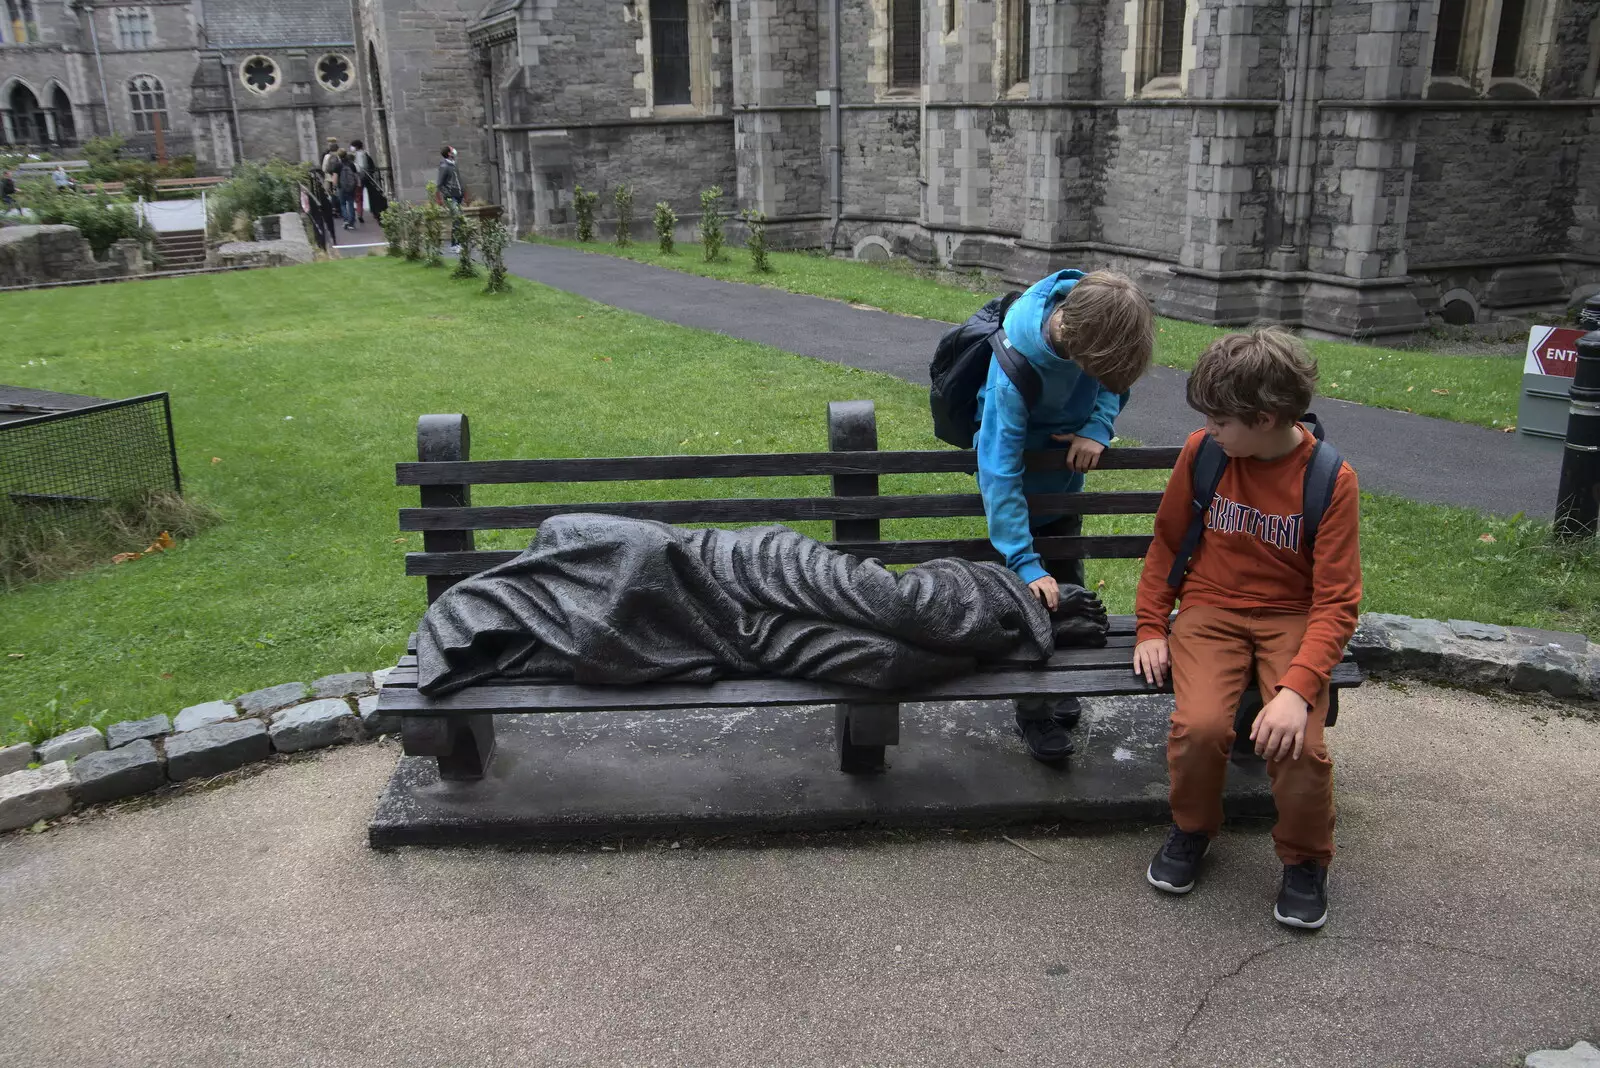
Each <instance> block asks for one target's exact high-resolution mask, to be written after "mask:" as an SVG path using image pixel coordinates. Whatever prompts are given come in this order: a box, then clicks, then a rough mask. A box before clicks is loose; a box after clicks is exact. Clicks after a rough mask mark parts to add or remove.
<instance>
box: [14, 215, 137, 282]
mask: <svg viewBox="0 0 1600 1068" xmlns="http://www.w3.org/2000/svg"><path fill="white" fill-rule="evenodd" d="M149 271H150V262H149V261H148V260H146V259H145V258H144V255H143V253H142V252H141V251H140V248H139V242H137V241H135V240H133V239H131V238H124V239H123V240H121V241H118V242H117V243H116V244H114V245H112V246H111V248H110V249H109V250H108V254H107V256H106V258H105V259H104V260H97V259H95V258H94V252H93V251H92V250H91V249H90V247H89V242H88V241H87V240H85V239H84V236H83V234H81V233H79V232H78V230H77V228H76V227H73V226H0V289H3V288H6V287H9V286H36V285H42V284H45V283H49V282H80V281H94V280H103V279H112V278H129V277H132V276H134V275H139V274H146V273H148V272H149Z"/></svg>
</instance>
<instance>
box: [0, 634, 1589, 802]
mask: <svg viewBox="0 0 1600 1068" xmlns="http://www.w3.org/2000/svg"><path fill="white" fill-rule="evenodd" d="M1350 652H1351V653H1352V654H1353V655H1354V656H1355V659H1356V663H1358V664H1359V665H1360V666H1361V667H1362V669H1363V670H1365V671H1368V672H1371V673H1373V674H1375V675H1379V676H1384V675H1391V674H1392V675H1404V676H1406V677H1409V678H1417V679H1422V680H1424V681H1427V682H1436V683H1442V684H1444V685H1447V686H1467V687H1473V688H1480V689H1482V688H1501V689H1509V690H1512V691H1515V692H1518V693H1526V694H1537V693H1544V694H1548V695H1549V696H1551V697H1556V698H1562V699H1566V700H1593V701H1600V645H1595V644H1592V643H1591V642H1590V641H1589V640H1588V639H1587V638H1586V637H1584V636H1583V635H1581V634H1569V633H1564V632H1561V631H1544V630H1534V629H1531V628H1527V627H1500V626H1496V625H1494V624H1490V623H1474V622H1471V621H1469V620H1461V619H1452V620H1447V621H1445V622H1440V621H1439V620H1436V619H1416V618H1413V617H1411V616H1399V615H1390V614H1388V613H1383V612H1369V613H1367V614H1365V615H1363V616H1362V617H1361V620H1360V622H1359V624H1358V626H1357V627H1356V632H1355V635H1354V636H1353V637H1352V638H1351V639H1350ZM391 670H392V669H390V668H384V669H382V670H379V671H374V672H370V673H369V672H346V673H344V674H339V675H327V676H324V677H323V678H320V679H318V680H316V681H315V682H313V683H311V684H310V685H309V686H308V685H306V684H305V683H301V682H289V683H284V684H282V685H279V686H269V687H267V688H265V689H261V690H254V691H252V692H250V693H247V694H243V695H241V696H239V697H235V698H231V699H229V700H226V701H208V702H206V703H204V704H199V705H191V706H189V707H188V708H185V709H183V710H181V711H180V712H179V713H178V714H177V716H176V717H174V718H173V719H170V720H169V719H168V717H167V716H166V715H164V714H158V715H154V716H150V717H148V718H146V719H140V720H125V721H123V722H121V723H113V724H112V725H111V726H109V727H107V728H106V730H105V733H104V734H102V733H101V732H100V730H99V729H98V728H95V727H79V728H78V729H76V730H72V731H68V732H67V733H65V734H61V735H57V736H56V737H54V738H51V739H49V740H48V741H45V742H41V743H40V744H39V745H38V746H32V745H29V744H27V743H26V742H24V743H20V744H18V745H13V746H8V747H6V748H4V749H0V832H4V831H11V830H16V829H17V828H20V827H28V826H31V825H32V824H34V823H36V822H38V821H39V820H49V819H56V818H58V817H60V816H64V815H66V814H67V813H68V812H71V811H72V809H73V807H74V806H76V805H96V804H105V803H107V802H111V801H121V800H124V799H126V798H130V797H136V796H138V795H140V794H146V793H149V792H151V791H153V790H156V789H159V788H161V787H163V786H166V785H168V784H169V783H179V782H186V781H190V780H193V779H200V778H211V777H214V776H217V775H223V774H226V773H227V772H230V771H234V770H237V769H238V768H242V767H244V766H245V765H247V764H251V763H255V762H257V761H262V760H266V759H267V758H268V757H270V756H272V755H273V754H274V753H284V754H287V753H299V752H304V751H306V750H308V749H321V748H325V747H327V746H331V745H336V744H338V743H340V742H354V741H370V740H372V739H375V738H378V737H380V736H381V735H385V734H392V733H394V732H396V731H398V730H399V729H400V722H399V719H398V717H395V716H381V715H379V714H378V690H379V689H380V688H381V687H382V686H383V682H384V679H385V678H387V677H388V674H389V672H390V671H391ZM36 761H37V763H38V764H39V765H40V766H39V767H37V768H31V769H30V768H29V767H28V765H29V764H32V763H35V762H36Z"/></svg>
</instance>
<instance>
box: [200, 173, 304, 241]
mask: <svg viewBox="0 0 1600 1068" xmlns="http://www.w3.org/2000/svg"><path fill="white" fill-rule="evenodd" d="M301 175H302V170H301V168H300V167H299V166H298V165H297V164H293V163H285V162H283V161H282V160H271V161H270V162H267V163H251V162H249V161H245V162H243V163H241V164H239V165H238V166H237V167H235V168H234V169H233V177H232V178H230V179H228V180H227V181H226V182H223V183H222V184H221V185H219V186H217V187H216V188H215V189H213V190H211V192H210V193H209V194H208V195H207V197H206V200H207V203H208V207H209V214H210V218H209V219H208V220H207V226H208V228H209V229H210V231H211V234H212V236H213V237H222V236H223V235H226V234H231V233H233V232H234V229H235V227H237V226H239V225H240V220H239V217H240V216H243V217H244V219H243V225H244V226H246V227H248V226H249V224H250V223H252V222H254V221H255V220H256V219H259V218H261V217H262V216H263V215H280V214H282V213H283V212H286V211H298V210H300V182H301Z"/></svg>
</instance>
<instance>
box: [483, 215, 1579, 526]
mask: <svg viewBox="0 0 1600 1068" xmlns="http://www.w3.org/2000/svg"><path fill="white" fill-rule="evenodd" d="M506 266H507V268H509V269H510V271H511V273H513V274H516V275H519V276H521V277H523V278H528V279H532V280H533V281H536V282H542V283H544V284H545V285H549V286H553V287H555V288H557V289H564V290H567V291H568V292H572V293H577V294H579V295H581V296H585V297H588V298H590V299H591V300H596V301H599V302H600V303H602V304H609V305H612V306H614V307H618V308H626V309H628V310H630V311H635V312H639V313H641V314H643V315H649V316H652V317H653V318H657V319H662V320H665V321H667V322H672V323H679V324H681V325H683V326H691V327H695V328H697V329H700V330H714V331H716V332H717V333H721V334H727V335H728V336H730V337H738V338H744V339H746V340H748V341H756V342H760V343H761V344H764V345H771V346H773V347H774V348H779V349H783V350H785V351H787V352H795V353H799V354H800V355H802V356H812V357H815V358H817V359H822V360H829V361H831V362H833V363H842V364H846V365H848V366H850V367H859V368H862V369H864V370H868V371H878V372H881V373H883V374H887V375H893V376H894V377H896V378H901V379H904V380H905V381H907V382H911V383H914V384H916V385H919V386H926V385H927V384H928V362H929V361H930V360H931V359H932V358H933V349H934V345H935V344H936V343H937V342H938V340H939V336H940V335H941V334H942V333H944V331H945V330H946V329H948V328H949V324H948V323H941V322H937V321H935V320H931V319H917V318H912V317H910V316H904V315H891V314H889V313H888V312H881V311H871V310H867V309H862V308H857V307H855V306H853V305H850V304H846V303H843V302H842V301H836V300H824V299H822V298H820V297H810V296H804V295H802V294H798V293H787V292H784V291H782V290H777V289H768V288H762V287H759V286H754V285H743V284H740V283H737V282H722V281H718V280H716V279H713V278H701V277H699V276H698V275H691V274H684V273H683V272H681V271H672V270H667V269H666V268H662V267H652V266H650V265H648V264H643V263H635V262H633V261H632V260H624V259H620V258H618V257H615V256H607V255H604V254H597V253H585V252H579V251H577V250H576V249H569V248H561V247H559V246H555V245H536V244H528V243H526V242H520V241H519V242H515V243H513V244H512V245H511V246H509V247H508V248H507V249H506ZM1186 381H1187V375H1185V374H1184V373H1183V372H1182V371H1175V370H1173V369H1171V368H1169V367H1154V368H1151V370H1150V373H1149V374H1148V375H1146V376H1145V377H1144V378H1143V379H1141V380H1140V382H1139V384H1138V385H1136V386H1135V387H1134V389H1133V401H1132V403H1131V404H1130V405H1129V407H1128V409H1127V410H1126V411H1125V412H1124V413H1123V415H1122V416H1121V417H1120V418H1119V419H1118V420H1117V430H1118V432H1119V433H1122V434H1126V435H1128V436H1129V437H1133V438H1136V439H1138V440H1140V441H1142V442H1144V443H1145V444H1148V445H1181V444H1183V441H1184V439H1185V438H1186V437H1187V436H1188V434H1189V432H1190V431H1192V430H1194V429H1195V428H1196V427H1197V426H1199V416H1197V415H1196V414H1195V412H1194V411H1193V410H1192V409H1190V408H1189V406H1188V403H1187V402H1186V401H1185V399H1184V383H1185V382H1186ZM839 399H841V400H843V399H853V398H839ZM1317 413H1318V415H1320V416H1321V417H1322V419H1323V420H1324V422H1326V424H1327V426H1328V433H1329V437H1330V438H1331V440H1333V441H1334V442H1335V443H1336V444H1337V445H1338V446H1339V451H1340V452H1341V453H1343V454H1344V456H1345V458H1346V459H1348V460H1349V461H1350V463H1351V464H1352V465H1353V466H1354V467H1355V468H1356V470H1357V471H1358V472H1359V473H1360V475H1361V487H1362V488H1363V489H1365V490H1370V491H1374V492H1382V493H1395V494H1399V495H1400V496H1403V497H1409V498H1411V499H1412V500H1416V501H1426V502H1430V503H1434V504H1455V505H1461V506H1463V507H1467V508H1474V509H1477V510H1479V511H1483V512H1488V513H1491V514H1497V515H1511V514H1514V513H1516V512H1525V513H1527V514H1528V515H1532V516H1544V517H1547V518H1548V517H1549V516H1551V515H1552V514H1554V512H1555V503H1556V485H1557V482H1558V481H1559V478H1560V470H1561V452H1562V449H1561V443H1560V442H1553V441H1545V440H1541V439H1537V438H1523V437H1519V436H1517V435H1513V434H1502V433H1499V432H1498V431H1494V430H1488V429H1485V428H1483V427H1478V426H1467V425H1465V424H1462V423H1452V422H1449V421H1447V420H1443V419H1430V418H1428V417H1426V416H1421V415H1411V414H1408V413H1406V412H1395V411H1389V410H1387V409H1384V408H1368V407H1365V406H1363V405H1360V404H1351V403H1350V402H1348V401H1338V400H1328V399H1325V398H1318V400H1317Z"/></svg>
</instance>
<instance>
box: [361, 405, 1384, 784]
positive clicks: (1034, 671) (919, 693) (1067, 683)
mask: <svg viewBox="0 0 1600 1068" xmlns="http://www.w3.org/2000/svg"><path fill="white" fill-rule="evenodd" d="M828 444H829V447H830V449H831V450H832V451H830V452H820V453H777V454H758V455H723V456H644V457H617V458H594V459H551V460H478V461H474V460H471V459H469V434H468V427H467V417H466V416H464V415H425V416H423V417H422V418H421V419H420V420H419V422H418V424H417V459H418V462H417V463H401V464H397V465H396V482H397V483H398V484H399V485H402V486H417V487H419V488H420V491H421V498H422V500H421V507H420V508H404V509H401V511H400V529H401V530H406V531H421V532H422V539H423V551H422V552H420V553H416V552H414V553H408V554H407V556H406V574H408V575H415V576H420V577H423V578H424V579H426V581H427V588H428V602H429V603H430V604H431V603H432V602H433V601H434V600H435V599H436V598H437V597H438V596H439V595H440V594H442V593H443V592H444V591H445V590H447V589H449V588H450V587H451V586H453V585H455V584H456V583H457V582H459V581H461V580H462V579H464V578H466V577H467V576H469V575H472V574H475V573H477V572H479V571H482V570H484V569H486V568H489V567H492V566H494V565H496V564H499V563H502V562H504V561H506V560H509V559H511V558H513V557H515V556H516V555H518V553H517V551H515V550H509V551H479V550H477V549H476V548H475V547H474V543H473V532H474V531H478V530H503V529H525V528H534V527H537V526H538V525H539V524H540V523H541V522H543V521H544V520H545V519H548V518H550V517H552V516H556V515H562V514H568V513H573V512H596V513H603V514H607V515H621V516H631V517H635V518H640V519H655V520H660V521H663V522H668V523H697V524H733V523H770V522H797V521H804V520H826V521H828V522H831V523H832V524H833V540H832V542H831V544H832V545H833V546H834V547H835V548H839V549H844V550H847V551H850V552H853V553H858V554H860V555H862V556H868V557H873V558H876V559H878V560H881V561H883V562H884V563H886V564H912V563H921V562H923V561H927V560H934V559H938V558H940V557H961V558H965V559H971V560H997V559H998V555H997V554H996V553H995V551H994V549H993V547H992V546H991V545H990V544H989V542H988V541H987V539H982V538H978V539H960V540H913V541H904V540H902V541H885V540H883V539H882V538H881V536H880V529H879V525H880V523H881V522H882V521H883V520H885V519H905V518H929V517H949V516H981V515H982V514H983V501H982V499H981V498H980V497H979V495H978V494H977V493H945V494H916V495H906V496H882V495H880V493H879V486H878V480H879V478H880V477H882V476H884V475H901V474H925V473H948V472H964V473H968V474H971V473H972V472H974V471H975V470H976V459H975V456H974V454H973V453H971V452H960V451H955V450H938V451H926V452H909V451H908V452H880V451H878V447H877V446H878V434H877V425H876V421H875V416H874V411H873V406H872V403H871V402H870V401H836V402H834V403H832V404H830V405H829V406H828ZM1178 451H1179V450H1178V449H1176V448H1122V449H1108V450H1106V452H1105V453H1104V454H1103V455H1102V457H1101V462H1100V468H1101V469H1102V470H1112V471H1116V470H1123V471H1125V470H1161V469H1170V468H1171V467H1172V465H1173V463H1174V462H1175V461H1176V460H1177V457H1178ZM1065 456H1066V453H1065V452H1064V451H1061V450H1054V451H1048V452H1040V453H1030V454H1028V456H1027V463H1028V466H1029V468H1030V469H1034V470H1038V469H1045V468H1049V467H1051V466H1059V465H1061V464H1062V462H1063V460H1064V458H1065ZM796 475H828V476H830V477H831V478H832V491H833V492H832V495H831V496H826V497H798V498H770V499H769V498H753V499H734V500H729V499H719V500H692V499H691V500H671V501H626V502H604V503H587V504H530V505H499V506H493V507H481V508H480V507H473V506H472V487H473V486H474V485H478V486H483V485H503V484H511V483H570V482H614V481H624V480H646V479H697V478H747V477H790V476H796ZM1160 499H1161V494H1160V493H1159V492H1155V491H1119V492H1090V491H1085V492H1081V493H1071V494H1044V495H1036V496H1030V498H1029V504H1030V506H1031V508H1032V509H1033V510H1035V511H1037V512H1040V513H1043V514H1057V515H1059V514H1069V513H1081V514H1085V515H1143V514H1154V512H1155V510H1156V506H1157V504H1158V503H1159V502H1160ZM1149 542H1150V538H1149V536H1148V535H1095V536H1084V537H1050V538H1040V539H1037V540H1036V541H1035V543H1034V546H1035V548H1036V549H1037V550H1038V551H1039V553H1040V554H1041V555H1042V556H1044V557H1045V558H1046V559H1047V560H1054V559H1062V558H1070V557H1079V558H1099V559H1138V558H1142V557H1143V556H1144V553H1145V549H1146V548H1147V547H1148V545H1149ZM1133 644H1134V640H1133V620H1132V617H1130V616H1113V617H1112V619H1111V631H1110V637H1109V639H1108V641H1107V644H1106V646H1105V647H1104V648H1101V649H1061V650H1057V651H1056V653H1055V655H1053V656H1052V657H1051V658H1050V659H1049V660H1048V661H1046V662H1044V663H1042V664H1041V663H1022V662H1018V663H1013V664H1006V663H1000V664H991V665H988V666H986V667H985V668H984V669H983V670H981V671H979V672H977V673H975V674H973V675H971V676H969V677H966V678H961V679H956V680H953V681H950V682H944V683H940V684H938V685H933V686H928V687H926V688H921V689H917V690H915V691H905V692H896V693H884V692H878V691H873V690H865V689H861V688H858V687H850V686H841V685H837V684H833V683H827V682H812V681H806V680H800V679H783V678H730V679H724V680H722V681H719V682H711V683H680V682H662V683H652V684H647V685H640V686H582V685H574V684H570V683H561V682H550V683H540V682H524V681H509V680H507V681H492V680H491V681H490V682H487V683H480V684H478V685H474V686H470V687H468V688H466V689H464V690H460V691H457V692H455V693H451V694H448V695H446V696H442V697H436V698H429V697H426V696H424V695H422V694H420V693H418V692H417V688H416V685H417V668H416V656H415V636H413V639H412V644H411V646H410V647H409V648H408V649H407V651H406V655H405V656H404V657H402V658H401V660H400V662H399V664H398V665H397V666H396V668H395V669H394V670H393V671H392V672H391V673H390V674H389V677H388V678H387V680H386V681H385V683H384V685H383V689H382V691H381V692H380V695H379V699H378V710H379V712H380V713H382V714H387V715H394V716H399V717H401V724H402V726H401V738H402V741H403V743H404V748H405V752H406V753H407V755H410V756H427V757H433V758H435V759H437V761H438V764H439V775H440V778H442V779H477V778H481V777H482V776H483V775H484V771H485V769H486V768H487V766H488V764H489V762H490V760H491V758H492V756H493V753H494V744H495V734H494V717H495V716H496V715H502V714H510V713H529V712H582V711H597V710H649V709H675V708H707V707H743V706H774V705H803V704H831V705H833V706H834V708H835V716H834V724H835V731H834V737H835V744H836V746H837V748H838V755H839V767H840V770H841V771H847V772H862V771H873V770H878V769H881V768H883V767H884V747H885V746H888V745H895V744H897V743H898V741H899V734H900V718H899V709H900V705H901V704H902V703H905V702H912V701H956V700H990V699H1004V698H1017V697H1031V696H1063V695H1077V696H1102V695H1113V694H1138V693H1152V692H1157V691H1156V690H1155V689H1154V688H1153V687H1150V686H1149V685H1147V684H1146V683H1144V682H1143V681H1142V680H1141V679H1139V678H1138V677H1137V676H1135V675H1134V674H1133V669H1132V663H1133ZM1361 678H1362V676H1361V672H1360V670H1359V669H1358V668H1357V667H1356V665H1355V663H1354V662H1353V661H1352V660H1351V659H1349V658H1348V657H1347V658H1346V660H1345V662H1344V663H1342V664H1340V665H1339V667H1338V668H1337V669H1336V670H1335V672H1334V676H1333V685H1334V687H1335V689H1334V697H1335V701H1334V703H1333V705H1332V707H1331V708H1330V711H1329V718H1328V722H1329V724H1330V725H1331V724H1332V723H1333V721H1334V719H1335V717H1336V715H1337V708H1338V705H1337V694H1338V689H1339V688H1343V687H1348V686H1356V685H1359V684H1360V682H1361ZM1251 696H1255V695H1251ZM1259 707H1260V702H1259V696H1255V699H1254V701H1253V702H1252V701H1251V700H1250V699H1249V697H1247V700H1246V702H1245V706H1244V707H1243V708H1242V709H1241V717H1244V718H1242V720H1241V725H1242V726H1246V727H1247V723H1246V720H1247V718H1248V717H1249V716H1252V715H1253V714H1254V712H1253V710H1255V709H1259Z"/></svg>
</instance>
